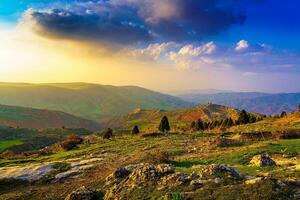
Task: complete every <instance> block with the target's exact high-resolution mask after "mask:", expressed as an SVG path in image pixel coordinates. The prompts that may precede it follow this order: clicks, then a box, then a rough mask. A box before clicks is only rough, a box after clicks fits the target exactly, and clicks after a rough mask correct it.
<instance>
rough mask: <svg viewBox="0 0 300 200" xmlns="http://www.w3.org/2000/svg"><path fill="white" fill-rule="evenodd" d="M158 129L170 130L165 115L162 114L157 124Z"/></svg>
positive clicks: (162, 130)
mask: <svg viewBox="0 0 300 200" xmlns="http://www.w3.org/2000/svg"><path fill="white" fill-rule="evenodd" d="M158 130H160V131H161V132H168V131H169V130H170V124H169V120H168V118H167V116H164V117H163V118H162V119H161V121H160V124H159V127H158Z"/></svg>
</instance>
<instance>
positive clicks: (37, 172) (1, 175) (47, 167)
mask: <svg viewBox="0 0 300 200" xmlns="http://www.w3.org/2000/svg"><path fill="white" fill-rule="evenodd" d="M53 170H54V169H53V163H47V164H42V165H29V166H25V167H7V168H2V169H0V179H17V180H24V181H37V180H39V179H41V178H43V177H44V176H46V175H48V174H49V173H50V172H52V171H53Z"/></svg>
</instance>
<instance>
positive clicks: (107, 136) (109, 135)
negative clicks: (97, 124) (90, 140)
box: [103, 128, 113, 139]
mask: <svg viewBox="0 0 300 200" xmlns="http://www.w3.org/2000/svg"><path fill="white" fill-rule="evenodd" d="M112 137H113V130H112V129H111V128H108V129H107V130H106V131H105V132H104V133H103V139H111V138H112Z"/></svg>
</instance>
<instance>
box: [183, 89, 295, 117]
mask: <svg viewBox="0 0 300 200" xmlns="http://www.w3.org/2000/svg"><path fill="white" fill-rule="evenodd" d="M180 97H181V98H182V99H183V100H186V101H189V102H196V103H199V104H204V103H207V102H212V103H216V104H222V105H226V106H229V107H235V108H238V109H246V110H248V111H251V112H259V113H264V114H267V115H273V114H278V113H281V112H283V111H286V112H291V111H294V110H296V109H297V106H298V104H299V102H300V93H279V94H268V93H259V92H230V93H217V94H187V95H181V96H180Z"/></svg>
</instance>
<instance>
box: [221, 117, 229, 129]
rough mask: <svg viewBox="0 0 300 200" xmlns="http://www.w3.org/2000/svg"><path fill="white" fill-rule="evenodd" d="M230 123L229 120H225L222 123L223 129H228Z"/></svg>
mask: <svg viewBox="0 0 300 200" xmlns="http://www.w3.org/2000/svg"><path fill="white" fill-rule="evenodd" d="M228 121H229V119H228V118H226V119H224V120H223V122H222V124H221V127H223V128H227V127H228Z"/></svg>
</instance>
